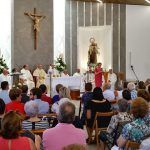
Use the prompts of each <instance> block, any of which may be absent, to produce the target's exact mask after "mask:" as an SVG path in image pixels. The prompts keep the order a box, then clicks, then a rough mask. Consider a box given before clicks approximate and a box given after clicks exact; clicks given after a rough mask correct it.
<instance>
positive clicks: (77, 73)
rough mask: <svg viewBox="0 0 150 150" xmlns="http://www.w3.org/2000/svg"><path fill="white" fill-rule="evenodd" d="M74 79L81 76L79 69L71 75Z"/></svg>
mask: <svg viewBox="0 0 150 150" xmlns="http://www.w3.org/2000/svg"><path fill="white" fill-rule="evenodd" d="M73 76H74V77H79V76H81V73H80V69H77V70H76V72H75V73H74V74H73Z"/></svg>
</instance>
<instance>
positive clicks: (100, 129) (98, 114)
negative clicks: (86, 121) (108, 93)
mask: <svg viewBox="0 0 150 150" xmlns="http://www.w3.org/2000/svg"><path fill="white" fill-rule="evenodd" d="M113 115H114V112H105V113H103V112H97V113H96V116H95V120H94V122H95V126H96V128H95V135H96V143H97V148H98V149H99V139H98V135H99V132H101V131H106V130H107V127H108V125H109V123H108V124H107V126H106V127H104V128H101V127H99V124H98V117H108V118H110V119H111V117H112V116H113ZM109 122H110V121H109Z"/></svg>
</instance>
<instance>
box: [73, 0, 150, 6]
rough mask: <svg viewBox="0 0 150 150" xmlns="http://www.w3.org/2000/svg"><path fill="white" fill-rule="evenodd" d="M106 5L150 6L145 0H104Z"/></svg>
mask: <svg viewBox="0 0 150 150" xmlns="http://www.w3.org/2000/svg"><path fill="white" fill-rule="evenodd" d="M73 1H86V2H97V0H73ZM102 1H103V2H104V3H117V4H129V5H147V6H150V4H149V3H147V2H146V1H145V0H102Z"/></svg>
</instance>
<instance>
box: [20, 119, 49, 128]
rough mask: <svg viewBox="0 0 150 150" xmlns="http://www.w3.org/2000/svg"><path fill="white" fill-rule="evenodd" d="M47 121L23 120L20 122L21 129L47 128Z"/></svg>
mask: <svg viewBox="0 0 150 150" xmlns="http://www.w3.org/2000/svg"><path fill="white" fill-rule="evenodd" d="M48 128H49V123H48V122H47V121H38V122H31V121H28V120H25V121H23V122H22V129H24V130H33V129H34V130H38V129H48Z"/></svg>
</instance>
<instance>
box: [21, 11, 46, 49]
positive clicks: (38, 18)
mask: <svg viewBox="0 0 150 150" xmlns="http://www.w3.org/2000/svg"><path fill="white" fill-rule="evenodd" d="M24 14H25V15H27V16H29V17H30V18H31V19H32V20H33V22H34V25H33V30H34V49H37V37H38V33H39V31H40V21H41V20H42V19H44V18H45V16H43V15H38V14H37V13H36V8H34V13H28V12H25V13H24Z"/></svg>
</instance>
